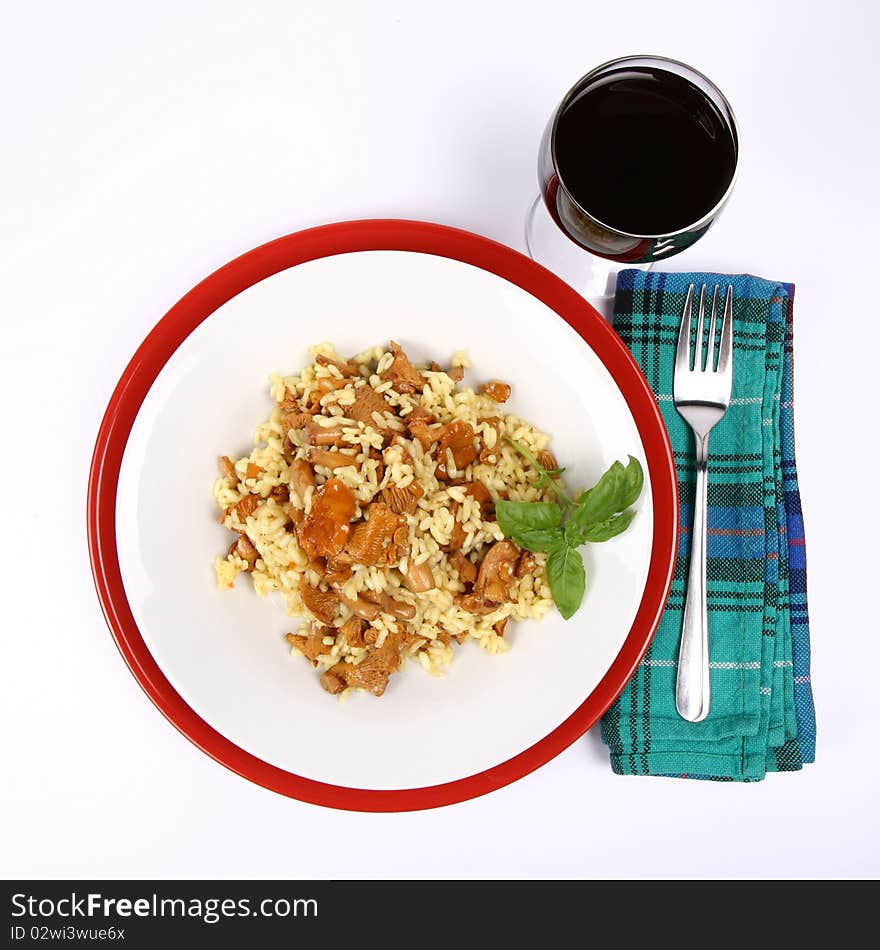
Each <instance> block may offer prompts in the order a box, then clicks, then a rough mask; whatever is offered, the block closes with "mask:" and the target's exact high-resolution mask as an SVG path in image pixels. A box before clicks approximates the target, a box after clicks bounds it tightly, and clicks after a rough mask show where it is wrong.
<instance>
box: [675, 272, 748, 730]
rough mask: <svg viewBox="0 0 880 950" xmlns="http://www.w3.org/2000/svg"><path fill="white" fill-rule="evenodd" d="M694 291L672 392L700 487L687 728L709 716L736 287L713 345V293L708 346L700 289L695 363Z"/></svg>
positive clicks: (690, 600) (683, 665) (681, 671)
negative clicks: (716, 456) (711, 496)
mask: <svg viewBox="0 0 880 950" xmlns="http://www.w3.org/2000/svg"><path fill="white" fill-rule="evenodd" d="M693 299H694V285H693V284H691V285H690V287H689V288H688V292H687V297H686V299H685V302H684V310H683V311H682V315H681V326H680V328H679V331H678V346H677V347H676V350H675V372H674V374H673V383H672V392H673V400H674V402H675V408H676V409H677V410H678V413H679V415H680V416H681V417H682V419H684V421H685V422H686V423H687V424H688V425H689V426H690V427H691V429H692V430H693V433H694V443H695V448H696V452H695V455H696V463H697V485H696V492H695V495H694V524H693V530H692V532H691V559H690V568H689V570H688V584H687V596H686V598H685V603H684V620H683V621H682V625H681V647H680V648H679V654H678V677H677V680H676V684H675V708H676V709H677V710H678V714H679V715H680V716H681V717H682V718H683V719H687V720H688V721H689V722H701V721H702V720H703V719H705V718H706V716H708V715H709V618H708V610H707V607H706V509H707V504H708V488H709V470H708V465H709V433H710V432H711V431H712V429H713V427H714V426H715V425H716V424H717V423H718V422H719V421H720V420H721V419H722V417H723V416H724V413H725V412H727V407H728V406H729V405H730V391H731V387H732V384H733V286H732V285H730V284H728V286H727V294H726V295H725V299H724V320H723V322H722V325H721V340H720V342H719V343H718V346H717V350H716V345H715V336H716V333H715V330H716V326H715V314H716V311H717V309H718V285H717V284H716V285H715V289H714V291H713V293H712V315H711V319H710V321H709V335H708V340H707V342H705V343H704V341H703V325H704V320H705V315H706V285H705V284H703V286H702V287H701V288H700V304H699V312H698V316H697V333H696V339H695V341H694V357H693V360H691V309H692V305H693ZM716 354H717V365H716Z"/></svg>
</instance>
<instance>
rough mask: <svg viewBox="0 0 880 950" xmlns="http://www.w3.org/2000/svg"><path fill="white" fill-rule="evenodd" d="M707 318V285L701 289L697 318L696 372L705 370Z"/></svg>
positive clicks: (695, 343)
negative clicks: (704, 334) (704, 328)
mask: <svg viewBox="0 0 880 950" xmlns="http://www.w3.org/2000/svg"><path fill="white" fill-rule="evenodd" d="M705 316H706V285H705V284H703V286H702V287H701V288H700V311H699V315H698V316H697V339H696V340H695V341H694V372H695V373H699V372H701V371H702V369H703V353H704V351H703V318H704V317H705Z"/></svg>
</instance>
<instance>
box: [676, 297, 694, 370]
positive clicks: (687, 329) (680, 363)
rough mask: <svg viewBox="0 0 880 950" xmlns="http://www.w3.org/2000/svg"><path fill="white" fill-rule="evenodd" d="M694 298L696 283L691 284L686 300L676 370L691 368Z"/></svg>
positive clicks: (679, 336)
mask: <svg viewBox="0 0 880 950" xmlns="http://www.w3.org/2000/svg"><path fill="white" fill-rule="evenodd" d="M693 300H694V285H693V284H691V285H690V287H688V292H687V297H685V300H684V310H682V312H681V325H680V326H679V328H678V346H676V348H675V368H676V370H689V369H690V368H691V304H692V303H693Z"/></svg>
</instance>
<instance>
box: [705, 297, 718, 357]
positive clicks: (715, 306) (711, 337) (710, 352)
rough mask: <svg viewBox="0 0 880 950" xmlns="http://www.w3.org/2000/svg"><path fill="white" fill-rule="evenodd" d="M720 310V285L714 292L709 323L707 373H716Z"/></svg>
mask: <svg viewBox="0 0 880 950" xmlns="http://www.w3.org/2000/svg"><path fill="white" fill-rule="evenodd" d="M717 309H718V284H716V285H715V289H714V290H713V291H712V319H711V320H710V321H709V342H708V343H707V344H706V372H707V373H712V372H714V371H715V352H716V348H715V312H716V310H717Z"/></svg>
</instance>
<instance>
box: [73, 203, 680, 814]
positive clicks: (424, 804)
mask: <svg viewBox="0 0 880 950" xmlns="http://www.w3.org/2000/svg"><path fill="white" fill-rule="evenodd" d="M389 338H393V339H399V340H400V341H401V342H402V343H404V345H405V348H406V349H407V351H408V352H410V353H411V355H412V356H413V358H436V359H438V361H440V362H441V363H442V362H443V361H444V360H446V359H448V358H449V356H450V355H451V353H452V351H454V350H458V349H465V350H467V351H468V353H469V355H470V357H471V359H472V361H473V369H472V370H471V371H470V376H469V379H470V380H473V381H475V382H478V381H480V380H483V379H489V378H500V379H505V380H507V381H509V382H511V383H512V384H513V387H514V396H513V398H512V400H511V402H510V403H509V406H508V407H506V408H507V409H508V411H511V412H514V413H516V414H518V415H520V416H522V417H523V418H525V419H527V420H529V421H530V422H531V423H532V424H534V425H535V426H536V427H537V428H539V429H542V430H544V431H548V432H550V433H551V435H552V437H553V449H554V451H555V452H556V454H557V457H558V458H559V459H560V460H562V462H563V464H566V465H567V466H568V472H567V475H566V478H567V479H569V480H570V482H571V483H572V484H575V485H576V484H578V483H580V484H590V483H591V482H592V481H593V480H594V479H595V478H596V477H597V476H598V475H599V474H600V473H601V472H602V471H603V470H604V469H605V468H606V467H607V465H608V464H610V462H611V461H613V460H614V459H615V458H625V457H626V455H627V454H632V455H635V456H637V457H638V458H640V459H641V460H642V462H643V463H644V465H645V468H646V471H647V475H648V477H647V480H646V489H645V492H644V493H643V497H642V499H641V500H640V502H639V509H640V510H639V514H638V516H637V518H636V519H635V521H634V522H633V525H632V527H631V529H630V530H629V531H628V532H627V533H626V534H625V535H623V536H621V537H620V538H618V539H615V541H613V542H610V543H607V544H604V545H595V546H593V547H591V548H590V549H589V550H588V551H587V552H586V555H585V557H586V562H587V569H588V578H589V580H588V588H587V594H586V597H585V600H584V604H583V606H582V608H581V610H580V612H579V613H578V614H577V615H576V616H575V618H574V619H573V620H571V621H569V622H568V623H565V622H563V621H562V620H561V619H560V618H559V617H558V615H556V614H555V612H554V613H552V614H551V615H548V617H547V618H545V619H544V620H543V621H542V622H541V623H539V624H538V623H521V624H518V625H517V626H516V629H514V630H512V631H511V639H512V643H513V649H511V650H510V651H509V652H508V653H506V654H504V655H502V656H498V657H494V656H488V655H486V654H484V653H482V652H481V651H479V650H478V649H477V648H476V647H474V648H467V649H461V650H459V651H457V658H456V660H455V662H454V663H453V664H452V666H451V667H450V670H449V673H448V674H447V676H446V677H445V678H443V679H435V678H432V677H428V676H426V675H425V674H424V673H423V672H422V671H421V670H420V669H418V668H415V667H408V668H407V669H405V670H404V673H403V674H402V675H401V676H398V677H395V679H394V680H393V688H389V690H388V691H387V692H386V694H385V696H384V697H382V699H380V700H376V699H375V698H373V697H371V696H368V695H366V694H359V695H356V696H355V697H354V698H353V699H352V700H351V701H349V702H348V703H344V704H340V703H337V702H335V701H334V700H332V699H331V698H330V697H329V696H328V695H327V694H325V693H323V692H322V691H321V689H320V688H319V687H318V685H317V682H316V680H315V677H314V673H313V671H312V669H311V667H309V666H308V664H306V663H305V662H303V661H302V660H300V659H292V658H291V657H290V656H289V653H288V651H287V649H286V647H285V645H284V643H283V640H282V639H281V636H280V635H281V634H282V633H283V632H284V631H285V630H288V629H290V622H289V621H288V620H287V618H285V616H284V614H283V612H282V611H281V610H280V609H279V607H278V606H277V605H275V604H274V603H272V602H271V601H270V600H266V599H260V598H258V597H256V595H255V594H254V593H253V591H252V590H251V589H250V585H249V583H248V582H247V580H246V579H241V580H239V582H238V584H237V586H236V589H235V591H233V592H229V593H221V592H218V591H217V590H216V588H215V587H214V582H213V572H212V561H213V558H214V556H215V555H216V554H218V553H221V552H222V551H223V550H224V547H225V546H226V545H227V544H228V538H227V537H226V532H225V531H224V529H222V528H220V527H219V526H218V525H217V524H216V514H215V508H214V503H213V499H212V496H211V486H212V483H213V479H214V477H215V475H216V469H215V466H216V457H217V456H218V455H220V454H235V453H243V452H245V451H247V450H248V449H249V446H250V444H251V436H252V432H253V428H254V427H255V425H256V424H257V423H258V422H259V421H261V420H262V419H263V418H265V417H266V415H267V413H268V411H269V409H270V408H271V402H270V401H269V397H268V394H267V375H268V373H269V372H282V373H290V372H294V371H297V370H298V369H299V368H300V367H301V366H302V365H304V363H305V362H306V360H307V347H308V345H309V344H311V343H316V342H320V341H322V340H330V341H332V342H334V343H335V344H336V345H337V346H338V348H339V350H340V352H349V351H351V352H356V351H358V350H361V349H364V348H366V347H367V346H371V345H375V344H377V343H382V342H384V341H386V340H388V339H389ZM467 381H468V380H466V382H467ZM676 525H677V494H676V486H675V477H674V468H673V462H672V454H671V450H670V447H669V442H668V438H667V435H666V430H665V428H664V425H663V422H662V420H661V417H660V414H659V412H658V410H657V406H656V402H655V399H654V397H653V395H652V393H651V391H650V389H649V387H648V386H647V383H646V382H645V380H644V377H643V376H642V374H641V372H640V370H639V369H638V367H637V366H636V364H635V362H634V361H633V359H632V357H631V356H630V354H629V353H628V351H627V350H626V348H625V347H624V346H623V344H622V343H621V342H620V340H619V338H618V337H617V336H616V335H615V334H614V332H613V331H612V330H611V329H610V328H609V327H608V325H607V324H606V323H605V322H604V321H603V320H602V318H601V317H600V316H599V315H598V314H597V313H596V311H595V310H593V308H592V307H590V305H589V304H587V303H586V302H585V301H584V300H583V299H582V298H581V297H579V296H578V295H577V294H576V293H575V292H574V291H573V290H571V288H569V287H568V286H567V285H566V284H564V283H562V282H561V281H560V280H559V279H558V278H556V277H554V276H553V275H552V274H550V273H549V272H548V271H546V270H544V269H543V268H542V267H540V266H539V265H537V264H535V263H534V262H532V261H530V260H529V259H528V258H526V257H523V256H522V255H521V254H518V253H517V252H516V251H513V250H511V249H510V248H507V247H504V246H503V245H500V244H497V243H495V242H493V241H490V240H487V239H486V238H482V237H478V236H476V235H473V234H469V233H467V232H465V231H459V230H455V229H452V228H447V227H442V226H440V225H436V224H428V223H423V222H414V221H396V220H382V221H354V222H345V223H340V224H333V225H327V226H325V227H320V228H314V229H311V230H308V231H303V232H300V233H297V234H292V235H289V236H287V237H284V238H279V239H278V240H276V241H272V242H271V243H269V244H266V245H263V246H262V247H259V248H256V249H255V250H253V251H250V252H248V253H247V254H244V255H242V256H241V257H239V258H237V259H236V260H234V261H232V262H231V263H229V264H227V265H226V266H224V267H222V268H221V269H220V270H218V271H216V272H215V273H214V274H212V275H211V276H210V277H208V278H207V279H206V280H204V281H203V282H202V283H201V284H199V285H198V286H197V287H195V288H194V289H193V290H192V291H190V293H188V294H187V295H186V296H185V297H184V298H183V299H182V300H181V301H180V302H179V303H177V304H176V305H175V306H174V307H173V308H172V309H171V310H170V311H169V312H168V313H167V314H166V315H165V317H163V318H162V320H161V321H160V322H159V323H158V324H157V326H156V327H155V329H154V330H153V331H152V332H151V333H150V335H149V336H148V337H147V339H146V340H145V341H144V343H143V344H142V345H141V347H140V348H139V349H138V351H137V353H135V355H134V357H133V358H132V360H131V362H130V363H129V365H128V367H127V368H126V370H125V372H124V373H123V376H122V378H121V379H120V381H119V384H118V385H117V387H116V390H115V391H114V393H113V396H112V398H111V400H110V404H109V406H108V409H107V412H106V414H105V417H104V420H103V423H102V425H101V429H100V432H99V434H98V439H97V444H96V447H95V453H94V458H93V463H92V470H91V473H90V480H89V496H88V530H89V546H90V552H91V559H92V568H93V572H94V576H95V583H96V586H97V590H98V595H99V597H100V600H101V603H102V606H103V609H104V612H105V615H106V617H107V622H108V624H109V626H110V629H111V632H112V633H113V636H114V638H115V640H116V643H117V645H118V647H119V649H120V652H121V653H122V655H123V657H124V658H125V661H126V663H127V664H128V666H129V668H130V669H131V671H132V673H133V674H134V676H135V677H136V679H137V680H138V682H139V683H140V684H141V686H142V687H143V689H144V691H145V692H146V693H147V695H148V696H149V697H150V699H152V701H153V702H154V703H155V704H156V706H157V707H158V708H159V709H160V710H161V711H162V713H163V714H164V715H165V716H166V717H167V718H168V719H169V720H170V721H171V722H172V723H173V724H174V725H175V726H176V727H177V728H178V729H179V730H180V731H181V732H182V733H183V734H184V735H186V736H187V737H188V738H189V739H191V740H192V741H193V742H194V743H195V744H196V745H198V746H199V748H201V749H203V750H204V751H205V752H207V753H208V754H209V755H211V756H212V757H213V758H215V759H216V760H217V761H218V762H221V763H222V764H224V765H226V766H227V767H228V768H230V769H232V770H234V771H236V772H238V773H239V774H240V775H242V776H244V777H245V778H248V779H250V780H251V781H254V782H257V783H258V784H260V785H263V786H265V787H266V788H270V789H272V790H274V791H277V792H280V793H282V794H285V795H289V796H292V797H295V798H298V799H301V800H303V801H308V802H313V803H317V804H322V805H327V806H331V807H337V808H349V809H357V810H364V811H396V810H409V809H418V808H430V807H435V806H439V805H446V804H450V803H452V802H457V801H463V800H465V799H468V798H472V797H474V796H477V795H481V794H484V793H486V792H489V791H492V790H493V789H496V788H499V787H501V786H503V785H505V784H507V783H509V782H511V781H514V780H515V779H517V778H520V777H522V776H523V775H526V774H527V773H528V772H530V771H532V770H533V769H535V768H537V767H539V766H540V765H542V764H544V763H545V762H547V761H548V760H549V759H551V758H552V757H553V756H555V755H557V754H558V753H559V752H561V751H562V750H563V749H564V748H566V747H567V746H568V745H570V744H571V743H572V742H573V741H574V740H575V739H577V738H578V737H579V736H581V735H582V734H583V733H584V732H585V731H586V730H587V729H589V728H590V726H592V725H593V724H594V723H595V721H596V720H597V719H598V717H599V716H600V715H601V714H602V713H603V712H604V710H605V709H606V708H607V707H608V706H609V705H610V704H611V702H612V701H613V700H614V698H615V697H616V696H617V694H618V693H619V692H620V690H621V689H622V688H623V686H624V684H625V683H626V681H627V679H628V678H629V676H630V675H631V674H632V672H633V670H634V669H635V666H636V664H637V663H638V662H639V660H640V658H641V656H642V654H643V653H644V651H645V649H646V648H647V646H648V644H649V642H650V640H651V637H652V636H653V633H654V630H655V628H656V625H657V623H658V621H659V617H660V614H661V612H662V609H663V605H664V603H665V600H666V595H667V593H668V589H669V584H670V581H671V575H672V568H673V563H674V551H675V543H676ZM508 629H510V628H508Z"/></svg>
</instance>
